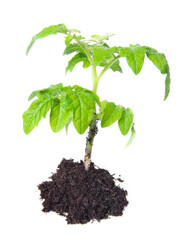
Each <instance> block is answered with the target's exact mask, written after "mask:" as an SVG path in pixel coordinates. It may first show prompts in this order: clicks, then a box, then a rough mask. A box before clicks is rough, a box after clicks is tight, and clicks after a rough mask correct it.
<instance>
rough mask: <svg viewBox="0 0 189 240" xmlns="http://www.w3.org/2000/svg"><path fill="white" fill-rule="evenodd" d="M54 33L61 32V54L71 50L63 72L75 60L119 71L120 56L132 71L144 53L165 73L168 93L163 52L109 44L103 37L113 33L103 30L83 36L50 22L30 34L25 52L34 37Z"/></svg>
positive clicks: (166, 95)
mask: <svg viewBox="0 0 189 240" xmlns="http://www.w3.org/2000/svg"><path fill="white" fill-rule="evenodd" d="M57 33H63V34H64V35H65V44H66V48H65V50H64V52H63V54H64V55H69V54H74V56H73V57H72V58H71V59H70V60H69V62H68V65H67V67H66V72H68V71H70V72H71V71H72V70H73V69H74V67H75V66H76V65H77V64H78V63H80V62H82V63H83V68H88V67H89V66H91V65H93V66H95V67H96V66H99V67H103V68H104V69H105V70H107V69H111V70H113V71H114V72H116V71H118V72H120V73H122V68H121V66H120V62H119V58H121V57H123V58H126V61H127V63H128V65H129V67H130V68H131V69H132V70H133V72H134V73H135V74H138V73H139V72H140V71H141V69H142V67H143V64H144V59H145V55H146V56H147V58H148V59H149V60H151V61H152V63H153V64H154V65H155V66H156V67H157V68H158V69H159V70H160V72H161V73H162V74H166V79H165V95H164V100H166V98H167V97H168V95H169V92H170V83H171V79H170V71H169V65H168V62H167V60H166V57H165V55H164V54H163V53H159V52H158V51H157V50H155V49H154V48H151V47H147V46H140V45H139V44H136V45H132V44H130V45H129V47H120V46H118V47H116V46H113V47H110V46H109V45H108V44H107V43H106V41H107V40H109V38H110V37H112V36H113V34H105V35H104V36H99V35H92V36H91V38H90V39H85V38H84V37H83V36H81V35H80V31H79V30H76V29H68V28H67V27H66V26H65V25H64V24H58V25H52V26H49V27H47V28H44V29H43V30H42V31H41V32H39V33H38V34H36V35H35V36H34V37H33V38H32V40H31V42H30V44H29V46H28V48H27V54H28V52H29V51H30V49H31V47H32V46H33V44H34V42H35V41H36V40H37V39H40V38H44V37H46V36H48V35H50V34H57Z"/></svg>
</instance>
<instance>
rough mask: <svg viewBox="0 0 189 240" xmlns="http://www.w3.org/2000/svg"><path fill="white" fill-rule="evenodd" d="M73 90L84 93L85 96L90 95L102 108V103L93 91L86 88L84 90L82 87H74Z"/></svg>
mask: <svg viewBox="0 0 189 240" xmlns="http://www.w3.org/2000/svg"><path fill="white" fill-rule="evenodd" d="M73 88H74V89H75V90H76V91H78V92H83V91H84V92H85V94H87V95H89V97H90V98H93V99H94V101H95V102H96V103H97V104H98V106H99V107H100V106H101V102H100V99H99V96H98V95H97V94H96V93H94V92H93V91H91V90H88V89H86V88H82V87H80V86H78V85H74V86H73Z"/></svg>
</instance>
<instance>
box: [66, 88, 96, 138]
mask: <svg viewBox="0 0 189 240" xmlns="http://www.w3.org/2000/svg"><path fill="white" fill-rule="evenodd" d="M68 98H69V99H70V103H69V104H68V106H67V107H71V108H72V109H73V124H74V127H75V129H76V130H77V132H78V133H79V134H83V133H84V132H85V131H86V129H87V128H88V126H89V124H90V122H91V120H92V117H93V114H94V112H95V101H94V99H93V97H92V95H91V96H90V95H89V94H87V93H86V92H85V91H81V89H79V88H78V89H75V92H73V91H72V92H69V93H68Z"/></svg>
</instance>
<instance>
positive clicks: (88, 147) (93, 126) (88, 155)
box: [84, 115, 98, 171]
mask: <svg viewBox="0 0 189 240" xmlns="http://www.w3.org/2000/svg"><path fill="white" fill-rule="evenodd" d="M97 131H98V128H97V119H96V115H94V117H93V119H92V121H91V123H90V125H89V132H88V136H87V141H86V148H85V161H84V166H85V170H86V171H88V170H89V167H90V164H91V153H92V147H93V141H94V137H95V135H96V134H97Z"/></svg>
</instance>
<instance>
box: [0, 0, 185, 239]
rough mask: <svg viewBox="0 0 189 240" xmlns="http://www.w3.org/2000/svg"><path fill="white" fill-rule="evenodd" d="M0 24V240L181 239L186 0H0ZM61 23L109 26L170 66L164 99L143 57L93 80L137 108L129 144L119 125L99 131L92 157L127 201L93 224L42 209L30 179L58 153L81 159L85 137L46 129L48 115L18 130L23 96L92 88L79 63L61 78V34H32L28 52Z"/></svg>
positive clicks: (120, 41) (99, 29)
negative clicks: (52, 88) (116, 213)
mask: <svg viewBox="0 0 189 240" xmlns="http://www.w3.org/2000/svg"><path fill="white" fill-rule="evenodd" d="M0 18H1V19H0V20H1V21H0V22H1V38H0V41H1V44H0V58H1V70H0V75H1V76H0V77H1V91H0V92H1V93H0V98H1V118H0V121H1V124H0V137H1V151H0V155H1V156H0V161H1V162H0V163H1V166H0V170H1V173H0V184H1V192H0V193H1V197H0V202H1V203H0V208H1V212H0V218H1V220H2V222H1V232H0V235H1V239H3V240H7V239H11V240H12V239H19V240H24V239H27V240H31V239H32V240H33V239H46V240H48V239H92V240H93V239H101V238H102V239H116V238H121V239H128V240H138V239H145V240H151V239H153V240H159V239H161V240H164V239H165V240H167V239H172V240H174V239H175V240H176V239H182V240H188V239H189V229H188V225H189V192H188V190H189V186H188V183H189V174H188V172H189V168H188V166H189V164H188V163H189V154H188V145H189V144H188V142H189V140H188V138H189V126H188V124H189V113H188V103H189V94H188V92H189V83H188V82H189V77H188V68H189V62H188V54H189V49H188V42H189V37H188V23H189V16H188V7H187V1H184V0H180V1H171V0H170V1H168V0H167V1H166V0H159V1H152V0H151V1H150V0H149V1H148V0H143V1H139V0H132V1H127V0H126V1H121V0H116V1H102V0H101V1H99V0H96V1H84V0H79V1H76V0H74V1H58V0H54V1H47V0H46V1H40V0H38V1H36V0H32V1H27V0H25V1H23V0H17V1H2V2H1V6H0ZM58 23H65V24H66V25H67V27H68V28H76V29H79V30H81V31H82V33H83V35H87V36H90V35H91V34H104V33H106V32H111V33H115V34H116V36H114V37H113V38H112V40H111V41H112V42H111V43H110V45H113V44H115V45H117V46H128V45H129V44H130V43H131V44H136V43H139V44H141V45H148V46H151V47H154V48H156V49H157V50H158V51H160V52H164V53H165V54H166V56H167V59H168V61H169V65H170V69H171V78H172V83H171V92H170V96H169V97H168V99H167V101H165V102H164V101H163V96H164V79H165V76H164V75H161V74H160V72H159V71H158V69H156V67H155V66H153V64H152V63H151V62H150V61H148V59H145V63H144V66H143V69H142V71H141V73H140V74H139V75H138V76H135V75H134V74H133V72H132V70H131V69H130V68H129V67H128V66H127V64H126V61H125V60H124V59H122V60H121V64H122V68H123V71H124V74H120V73H113V72H112V71H109V72H108V73H107V74H106V76H104V77H103V78H102V80H101V82H100V84H99V89H98V94H99V96H100V98H101V100H104V99H107V100H109V101H114V102H115V103H117V104H122V105H124V106H125V107H127V106H128V107H130V108H131V109H132V110H133V111H134V114H135V127H136V131H137V135H136V139H135V141H134V142H133V144H132V145H131V146H130V147H129V148H127V149H126V150H123V148H124V145H125V143H126V142H127V140H128V137H123V136H121V134H120V132H119V129H118V127H117V124H116V123H115V124H114V125H112V126H111V127H110V128H107V129H100V130H99V134H98V135H97V137H96V139H95V145H94V151H93V161H94V162H95V163H96V165H98V166H99V167H102V168H106V169H108V170H109V171H110V172H111V173H112V174H113V173H116V174H117V175H119V174H121V177H122V178H123V179H124V180H125V182H124V187H125V188H126V189H127V190H128V193H129V195H128V199H129V202H130V204H129V206H128V207H127V208H126V210H125V212H124V215H123V216H122V217H117V218H116V217H114V218H112V219H109V220H103V221H101V223H98V222H94V223H93V224H90V223H89V224H86V225H74V226H72V225H71V226H70V225H67V224H66V221H65V220H64V218H62V217H60V216H58V215H56V214H55V213H49V214H44V213H43V212H41V208H42V206H41V202H40V200H39V192H38V191H37V187H36V186H37V185H38V184H39V183H41V182H42V181H45V180H47V179H48V177H49V176H50V175H51V172H54V171H55V169H56V167H57V165H58V164H59V162H60V161H61V159H62V158H63V157H65V158H74V159H75V160H76V161H79V160H80V159H82V158H83V155H84V148H85V137H86V134H84V135H82V136H81V135H79V134H77V133H76V131H75V129H74V128H73V126H71V127H70V129H69V135H68V136H66V135H65V131H64V130H63V131H61V132H60V133H58V134H54V133H53V132H52V131H51V129H50V126H49V123H48V118H47V119H43V120H42V121H41V122H40V124H39V126H38V127H37V128H35V129H34V130H33V132H32V133H31V134H30V135H28V136H26V135H25V134H24V133H23V130H22V113H23V111H25V110H26V109H27V108H28V106H29V103H28V102H27V97H28V95H29V94H30V93H31V92H32V91H33V90H36V89H40V88H45V87H48V86H49V85H50V84H56V83H59V82H63V84H64V85H68V84H71V85H74V84H80V85H81V86H83V87H87V88H91V71H90V69H87V70H83V69H82V68H81V65H80V64H78V66H77V67H76V68H75V70H74V72H73V73H68V74H67V76H65V70H64V69H65V67H66V63H67V61H68V59H69V57H63V56H62V52H63V50H64V47H65V46H64V37H63V36H62V35H57V36H49V37H48V38H45V39H42V40H39V41H37V42H36V44H35V46H34V47H33V48H32V50H31V52H30V54H29V56H28V57H26V55H25V50H26V47H27V45H28V44H29V42H30V40H31V37H32V36H33V35H34V34H36V33H38V32H39V31H40V30H42V28H44V27H47V26H49V25H53V24H58Z"/></svg>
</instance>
